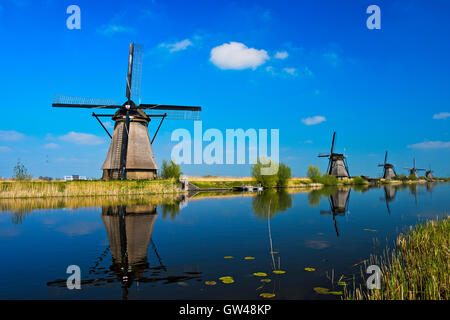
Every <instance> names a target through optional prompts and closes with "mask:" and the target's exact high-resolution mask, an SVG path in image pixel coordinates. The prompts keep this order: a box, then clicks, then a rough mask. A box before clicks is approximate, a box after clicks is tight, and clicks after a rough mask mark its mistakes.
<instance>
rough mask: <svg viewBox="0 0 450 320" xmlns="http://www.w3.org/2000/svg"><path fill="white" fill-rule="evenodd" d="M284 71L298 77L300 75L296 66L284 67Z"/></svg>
mask: <svg viewBox="0 0 450 320" xmlns="http://www.w3.org/2000/svg"><path fill="white" fill-rule="evenodd" d="M283 71H284V72H286V73H287V74H290V75H291V76H293V77H296V76H297V75H298V72H297V69H296V68H283Z"/></svg>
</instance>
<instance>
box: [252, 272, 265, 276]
mask: <svg viewBox="0 0 450 320" xmlns="http://www.w3.org/2000/svg"><path fill="white" fill-rule="evenodd" d="M253 275H254V276H257V277H267V273H264V272H255V273H254V274H253Z"/></svg>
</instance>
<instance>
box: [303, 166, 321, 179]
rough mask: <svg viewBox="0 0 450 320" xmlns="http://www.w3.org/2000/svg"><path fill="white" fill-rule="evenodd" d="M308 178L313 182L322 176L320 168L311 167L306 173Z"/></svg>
mask: <svg viewBox="0 0 450 320" xmlns="http://www.w3.org/2000/svg"><path fill="white" fill-rule="evenodd" d="M306 176H307V177H308V178H310V179H311V180H314V179H315V178H318V177H320V176H321V173H320V170H319V167H318V166H309V167H308V171H307V172H306Z"/></svg>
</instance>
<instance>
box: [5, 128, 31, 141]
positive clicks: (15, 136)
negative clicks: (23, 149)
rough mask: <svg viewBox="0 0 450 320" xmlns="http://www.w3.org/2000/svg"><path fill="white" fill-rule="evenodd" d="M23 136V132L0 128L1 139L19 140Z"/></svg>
mask: <svg viewBox="0 0 450 320" xmlns="http://www.w3.org/2000/svg"><path fill="white" fill-rule="evenodd" d="M24 138H25V135H24V134H23V133H20V132H17V131H15V130H0V140H1V141H19V140H22V139H24Z"/></svg>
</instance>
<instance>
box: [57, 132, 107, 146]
mask: <svg viewBox="0 0 450 320" xmlns="http://www.w3.org/2000/svg"><path fill="white" fill-rule="evenodd" d="M58 139H59V140H61V141H66V142H71V143H75V144H77V145H98V144H102V143H103V142H105V141H104V140H103V139H102V138H100V137H98V136H96V135H93V134H90V133H82V132H74V131H71V132H69V133H68V134H66V135H63V136H60V137H59V138H58Z"/></svg>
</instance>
